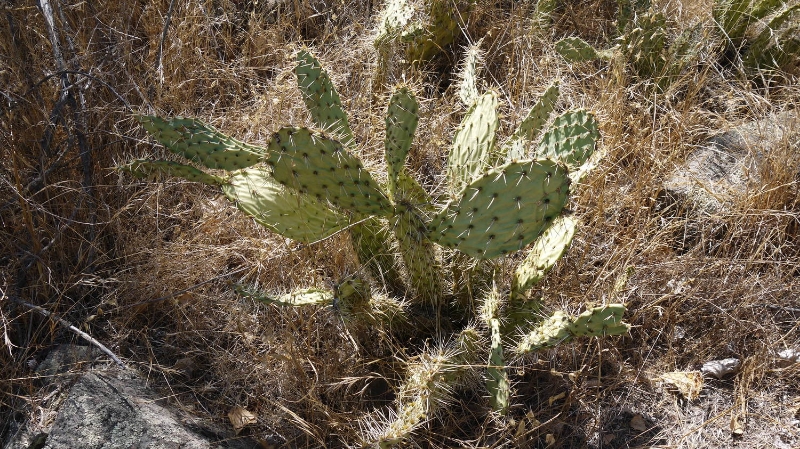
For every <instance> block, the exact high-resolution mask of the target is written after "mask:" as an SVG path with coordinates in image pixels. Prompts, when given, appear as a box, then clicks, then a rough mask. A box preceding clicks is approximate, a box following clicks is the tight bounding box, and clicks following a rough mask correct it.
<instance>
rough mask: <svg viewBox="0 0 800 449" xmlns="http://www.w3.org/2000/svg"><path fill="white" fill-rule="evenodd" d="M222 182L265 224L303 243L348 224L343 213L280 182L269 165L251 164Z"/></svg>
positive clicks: (234, 198)
mask: <svg viewBox="0 0 800 449" xmlns="http://www.w3.org/2000/svg"><path fill="white" fill-rule="evenodd" d="M228 182H229V183H228V184H224V185H223V186H222V190H223V192H225V195H226V196H227V197H228V198H229V199H230V200H231V201H233V202H235V203H236V206H237V207H238V208H239V209H241V210H242V211H243V212H244V213H246V214H247V215H250V216H251V217H253V219H254V220H255V221H256V222H257V223H259V224H261V225H262V226H264V227H266V228H268V229H270V230H272V231H274V232H277V233H278V234H280V235H283V236H285V237H289V238H291V239H293V240H297V241H299V242H304V243H312V242H315V241H317V240H319V239H322V238H325V237H328V236H330V235H331V234H333V233H335V232H337V231H339V230H341V229H342V228H344V227H345V226H347V224H348V220H347V218H346V217H344V216H343V215H342V214H339V213H337V212H334V211H333V210H331V209H330V208H328V207H327V206H325V205H324V204H322V203H320V202H319V201H317V200H315V199H314V198H312V197H309V196H308V195H303V194H300V193H299V192H297V191H296V190H292V189H287V188H285V187H283V186H281V185H280V184H278V183H277V182H276V181H275V180H274V179H272V175H271V174H270V173H269V172H268V170H267V169H266V168H262V167H258V168H249V169H247V170H243V171H241V172H239V173H237V174H236V175H234V176H232V177H231V178H230V179H229V180H228Z"/></svg>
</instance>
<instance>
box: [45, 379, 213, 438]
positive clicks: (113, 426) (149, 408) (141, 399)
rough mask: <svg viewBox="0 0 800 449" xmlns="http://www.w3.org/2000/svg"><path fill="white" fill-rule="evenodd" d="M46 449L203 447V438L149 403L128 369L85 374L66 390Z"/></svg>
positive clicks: (138, 380)
mask: <svg viewBox="0 0 800 449" xmlns="http://www.w3.org/2000/svg"><path fill="white" fill-rule="evenodd" d="M44 447H45V448H46V449H68V448H76V447H81V448H86V449H95V448H96V449H111V448H154V449H173V448H186V449H205V448H211V447H214V446H213V445H212V444H211V443H209V442H208V441H207V440H205V439H203V438H200V437H199V436H198V435H195V434H193V433H192V432H189V431H187V430H186V429H185V428H183V426H181V425H180V424H179V423H178V421H177V419H176V418H175V415H174V414H173V413H171V412H170V411H169V410H167V409H166V408H164V407H162V406H161V405H159V404H158V403H156V401H155V397H153V396H152V395H150V394H149V391H148V389H147V388H146V386H145V385H144V383H143V382H142V381H141V380H140V379H138V377H137V376H136V375H134V374H133V373H132V372H130V371H119V370H110V371H108V372H89V373H87V374H85V375H84V376H83V377H81V378H80V380H79V381H78V382H77V383H76V384H75V385H74V386H73V387H72V389H71V390H70V392H69V396H68V397H67V400H66V401H65V402H64V404H63V405H62V406H61V409H60V410H59V412H58V417H57V418H56V420H55V422H54V423H53V428H52V430H51V431H50V435H49V436H48V438H47V442H46V444H45V446H44Z"/></svg>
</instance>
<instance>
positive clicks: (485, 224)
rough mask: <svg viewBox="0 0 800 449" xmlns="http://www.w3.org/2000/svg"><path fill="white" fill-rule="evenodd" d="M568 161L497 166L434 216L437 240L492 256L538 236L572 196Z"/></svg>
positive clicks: (433, 231)
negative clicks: (566, 164)
mask: <svg viewBox="0 0 800 449" xmlns="http://www.w3.org/2000/svg"><path fill="white" fill-rule="evenodd" d="M568 191H569V178H568V177H567V169H566V167H564V166H563V165H561V164H559V163H556V162H553V161H549V160H538V161H525V162H514V163H510V164H506V165H503V166H500V167H498V168H495V169H492V170H490V171H488V172H487V173H485V174H484V175H483V176H482V177H480V178H479V179H478V180H476V181H475V182H473V183H471V184H470V185H468V186H467V187H466V188H465V189H464V191H463V193H462V196H461V198H459V199H457V200H455V201H452V202H451V203H450V204H449V205H448V206H447V207H446V208H445V209H444V210H443V211H442V212H440V213H439V214H438V215H437V216H436V217H434V218H433V220H432V221H431V223H430V224H429V226H428V228H429V229H430V238H431V240H434V241H436V242H437V243H439V244H440V245H443V246H447V247H451V248H457V249H459V250H461V251H462V252H464V253H466V254H469V255H470V256H472V257H475V258H478V259H492V258H495V257H498V256H502V255H505V254H510V253H512V252H514V251H518V250H520V249H522V248H524V247H525V246H526V245H528V244H529V243H531V242H532V241H534V240H535V239H537V238H538V237H539V236H540V235H541V234H542V232H544V230H545V229H547V227H548V226H550V224H551V223H552V221H553V220H554V219H555V218H556V217H557V216H558V215H559V214H560V213H561V210H562V209H563V207H564V205H565V204H566V202H567V197H568Z"/></svg>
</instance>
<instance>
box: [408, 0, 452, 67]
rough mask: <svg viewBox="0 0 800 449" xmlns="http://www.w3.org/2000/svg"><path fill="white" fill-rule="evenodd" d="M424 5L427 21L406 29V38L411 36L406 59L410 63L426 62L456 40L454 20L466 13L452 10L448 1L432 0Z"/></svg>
mask: <svg viewBox="0 0 800 449" xmlns="http://www.w3.org/2000/svg"><path fill="white" fill-rule="evenodd" d="M425 3H426V11H425V12H426V13H427V20H426V21H425V23H424V24H419V25H417V26H416V27H413V24H412V26H410V27H408V28H409V29H408V30H407V31H406V32H405V33H404V34H405V35H406V37H407V38H408V37H412V36H413V42H412V43H411V44H410V45H409V46H408V49H407V59H408V60H409V62H411V63H417V62H420V61H428V60H430V59H431V58H432V57H434V56H436V55H437V54H439V53H440V52H441V51H442V49H443V48H444V47H446V46H448V45H450V44H452V43H453V41H454V40H455V38H456V32H457V31H458V22H456V20H455V18H456V17H457V16H458V15H459V14H465V13H466V12H467V11H466V10H463V11H459V10H458V9H456V8H454V7H453V5H452V2H451V1H450V0H432V1H429V2H425Z"/></svg>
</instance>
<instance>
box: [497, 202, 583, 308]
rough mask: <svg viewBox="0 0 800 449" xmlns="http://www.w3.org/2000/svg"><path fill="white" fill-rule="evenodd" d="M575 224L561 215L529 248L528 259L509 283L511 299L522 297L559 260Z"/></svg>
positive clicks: (570, 241)
mask: <svg viewBox="0 0 800 449" xmlns="http://www.w3.org/2000/svg"><path fill="white" fill-rule="evenodd" d="M577 223H578V220H576V219H575V218H573V217H568V216H564V215H562V216H560V217H558V218H557V219H556V220H555V221H554V222H553V225H552V226H550V227H549V228H547V230H546V231H544V234H542V236H541V237H540V238H539V239H538V240H537V241H536V243H535V244H534V245H533V248H531V250H530V253H528V257H526V258H525V260H523V261H522V263H521V264H520V265H519V266H518V267H517V270H516V271H515V272H514V279H513V281H512V283H511V298H512V299H517V298H520V297H522V296H523V294H524V293H525V292H526V291H528V289H530V288H531V287H532V286H533V285H534V284H536V283H537V282H539V281H540V280H541V279H542V278H543V277H544V275H545V274H547V272H548V271H550V269H551V268H552V267H553V265H555V263H556V262H557V261H558V260H559V259H561V257H562V256H563V255H564V253H565V252H566V251H567V248H569V245H570V243H572V238H573V237H574V236H575V227H576V226H577Z"/></svg>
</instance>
